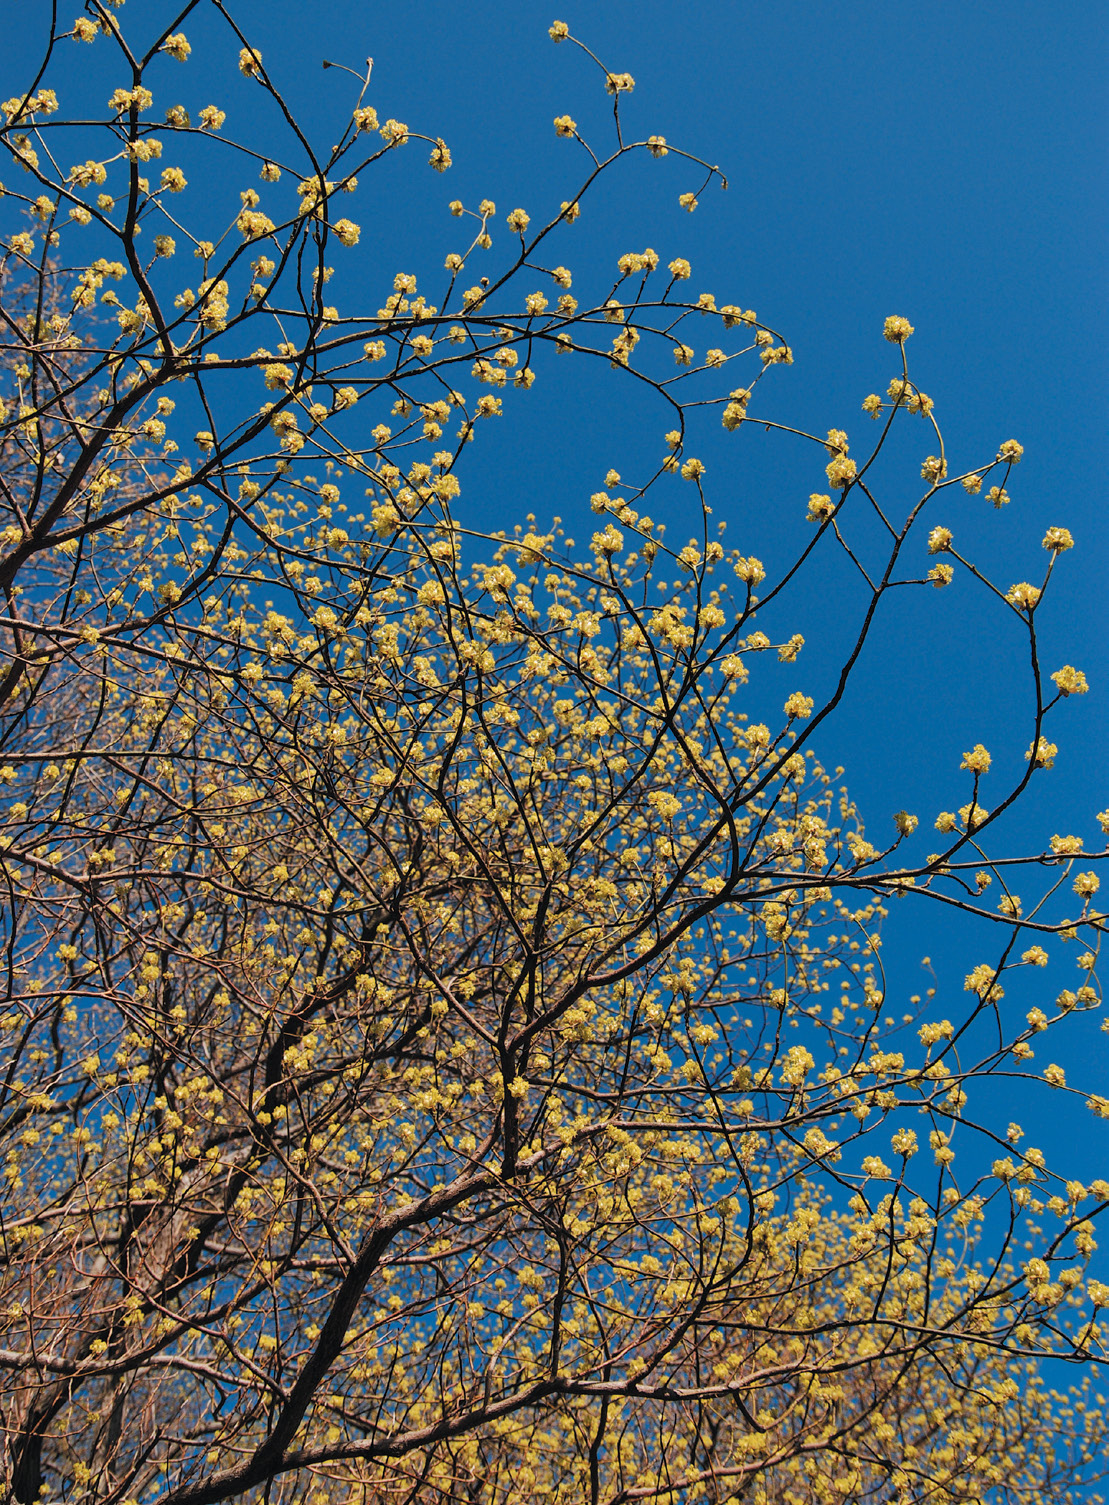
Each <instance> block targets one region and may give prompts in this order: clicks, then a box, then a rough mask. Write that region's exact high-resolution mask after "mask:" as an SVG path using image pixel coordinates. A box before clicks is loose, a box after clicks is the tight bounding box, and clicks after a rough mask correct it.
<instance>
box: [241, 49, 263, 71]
mask: <svg viewBox="0 0 1109 1505" xmlns="http://www.w3.org/2000/svg"><path fill="white" fill-rule="evenodd" d="M261 69H262V54H261V53H260V52H259V51H258V49H257V47H241V48H240V49H239V72H240V73H241V74H242V75H243V76H244V78H257V77H258V76H259V74H260V73H261Z"/></svg>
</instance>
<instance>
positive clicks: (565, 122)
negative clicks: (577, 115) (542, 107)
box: [554, 115, 578, 136]
mask: <svg viewBox="0 0 1109 1505" xmlns="http://www.w3.org/2000/svg"><path fill="white" fill-rule="evenodd" d="M554 128H555V135H556V136H572V135H573V134H574V132H575V131H576V130H577V128H578V127H577V122H576V121H574V120H571V118H570V116H569V115H556V116H555V121H554Z"/></svg>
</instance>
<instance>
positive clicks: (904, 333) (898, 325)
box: [882, 314, 913, 345]
mask: <svg viewBox="0 0 1109 1505" xmlns="http://www.w3.org/2000/svg"><path fill="white" fill-rule="evenodd" d="M912 332H913V326H912V325H911V324H910V323H909V321H908V319H903V318H902V317H901V315H900V314H890V316H889V318H888V319H887V320H886V322H885V325H884V326H883V328H882V333H883V334H884V335H885V337H886V339H887V340H889V342H890V344H891V345H903V344H904V343H905V341H906V340H907V339H908V338H909V336H910V335H911V334H912Z"/></svg>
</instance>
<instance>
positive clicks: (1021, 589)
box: [1005, 580, 1040, 611]
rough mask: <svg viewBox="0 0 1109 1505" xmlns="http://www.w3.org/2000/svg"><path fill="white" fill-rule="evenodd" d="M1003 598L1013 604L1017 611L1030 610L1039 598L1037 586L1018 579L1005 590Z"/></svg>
mask: <svg viewBox="0 0 1109 1505" xmlns="http://www.w3.org/2000/svg"><path fill="white" fill-rule="evenodd" d="M1005 599H1006V601H1008V602H1009V604H1010V606H1015V607H1016V608H1017V610H1018V611H1031V610H1032V608H1033V607H1034V606H1035V604H1036V602H1037V601H1038V600H1039V599H1040V591H1039V587H1038V586H1035V585H1029V583H1028V581H1027V580H1018V581H1017V583H1016V584H1015V585H1011V586H1010V587H1009V589H1008V590H1007V591H1006V592H1005Z"/></svg>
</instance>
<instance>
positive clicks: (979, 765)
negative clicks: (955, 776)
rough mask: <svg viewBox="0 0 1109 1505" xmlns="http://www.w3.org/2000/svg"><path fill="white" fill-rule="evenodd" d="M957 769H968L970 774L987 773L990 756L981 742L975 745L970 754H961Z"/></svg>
mask: <svg viewBox="0 0 1109 1505" xmlns="http://www.w3.org/2000/svg"><path fill="white" fill-rule="evenodd" d="M959 767H960V768H966V769H969V771H970V772H971V773H989V771H990V755H989V753H988V752H987V751H986V749H985V748H984V747H983V746H982V744H981V742H978V743H976V744H975V745H974V747H973V748H971V750H970V752H965V753H964V754H963V761H962V762H961V763H960V764H959Z"/></svg>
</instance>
